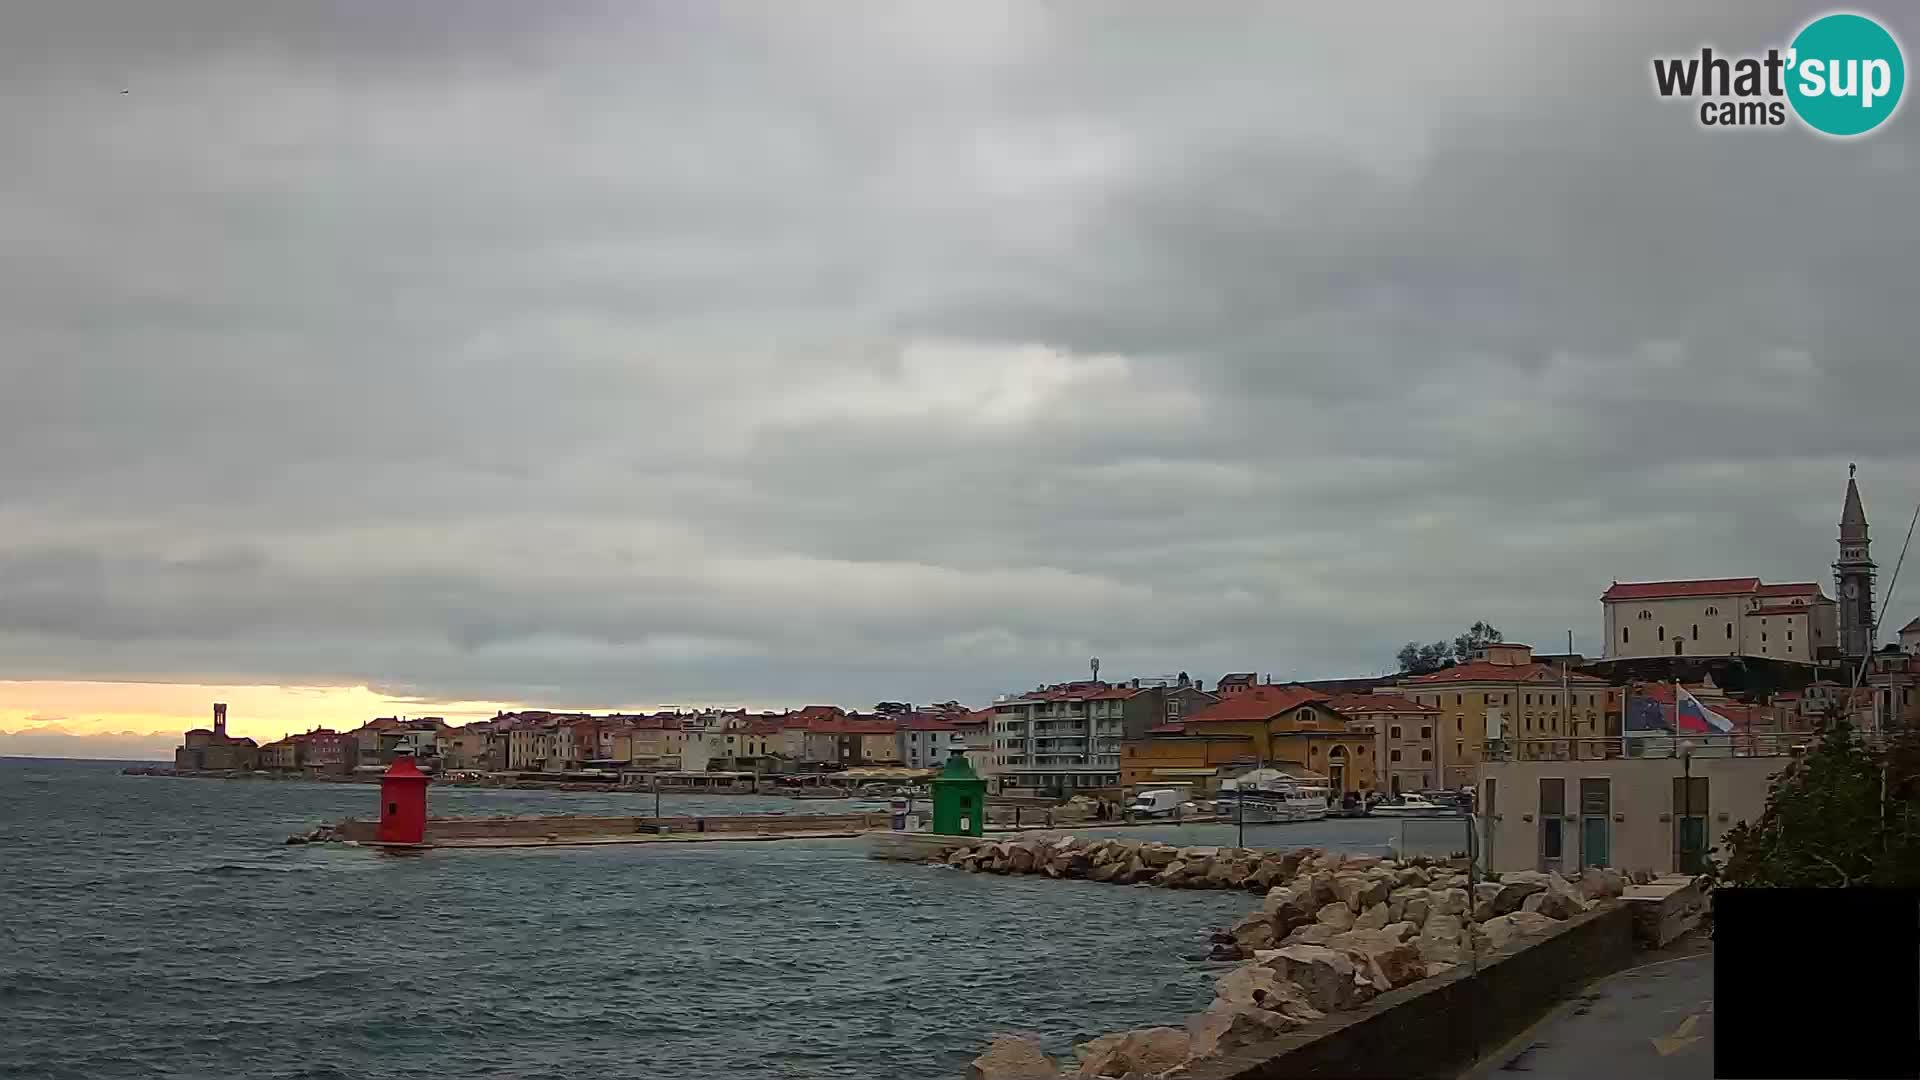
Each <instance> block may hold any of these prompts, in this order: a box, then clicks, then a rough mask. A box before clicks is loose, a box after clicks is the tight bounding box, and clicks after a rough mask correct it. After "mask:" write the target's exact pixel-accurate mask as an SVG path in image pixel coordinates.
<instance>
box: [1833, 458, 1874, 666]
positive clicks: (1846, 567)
mask: <svg viewBox="0 0 1920 1080" xmlns="http://www.w3.org/2000/svg"><path fill="white" fill-rule="evenodd" d="M1853 472H1854V466H1852V465H1848V466H1847V505H1846V507H1845V508H1844V509H1842V510H1841V511H1840V560H1839V561H1838V562H1836V563H1834V564H1833V581H1834V586H1835V588H1836V589H1837V590H1838V596H1837V597H1836V598H1837V599H1838V600H1839V601H1840V653H1841V655H1843V656H1846V657H1849V658H1851V659H1856V660H1857V659H1859V658H1860V657H1863V656H1865V655H1867V654H1868V653H1870V652H1872V651H1873V644H1874V642H1873V571H1874V565H1873V556H1872V555H1871V554H1870V553H1869V552H1870V550H1871V548H1872V546H1873V545H1872V542H1871V541H1869V540H1868V539H1867V512H1866V510H1865V508H1863V507H1862V506H1861V505H1860V486H1859V485H1858V484H1856V483H1854V480H1853Z"/></svg>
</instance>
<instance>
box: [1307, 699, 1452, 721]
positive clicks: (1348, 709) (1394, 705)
mask: <svg viewBox="0 0 1920 1080" xmlns="http://www.w3.org/2000/svg"><path fill="white" fill-rule="evenodd" d="M1327 704H1328V705H1329V707H1331V708H1332V709H1333V711H1334V712H1341V713H1348V714H1350V715H1356V716H1365V715H1367V714H1369V713H1437V712H1439V711H1440V710H1439V709H1436V708H1434V707H1433V706H1431V705H1422V704H1420V703H1419V702H1417V701H1414V700H1411V699H1409V698H1404V697H1401V696H1400V695H1399V694H1341V695H1340V696H1339V697H1336V698H1334V699H1333V700H1332V701H1330V702H1328V703H1327Z"/></svg>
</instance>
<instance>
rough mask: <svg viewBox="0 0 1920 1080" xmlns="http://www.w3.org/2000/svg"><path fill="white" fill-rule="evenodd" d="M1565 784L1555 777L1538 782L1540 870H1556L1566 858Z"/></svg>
mask: <svg viewBox="0 0 1920 1080" xmlns="http://www.w3.org/2000/svg"><path fill="white" fill-rule="evenodd" d="M1566 812H1567V782H1566V781H1565V780H1563V779H1559V778H1557V777H1555V778H1552V779H1542V780H1541V781H1540V864H1539V866H1538V869H1540V870H1558V869H1560V866H1561V860H1563V859H1564V858H1566V836H1565V833H1564V832H1563V831H1562V830H1563V828H1564V826H1565V825H1566V822H1565V820H1563V819H1564V817H1565V815H1566Z"/></svg>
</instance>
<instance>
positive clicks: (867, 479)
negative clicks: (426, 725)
mask: <svg viewBox="0 0 1920 1080" xmlns="http://www.w3.org/2000/svg"><path fill="white" fill-rule="evenodd" d="M1321 6H1323V7H1325V8H1327V9H1329V11H1331V9H1332V8H1333V7H1334V5H1330V4H1329V5H1321ZM1657 6H1658V7H1661V8H1664V7H1667V6H1668V5H1657ZM1541 7H1551V8H1553V9H1554V14H1552V15H1542V14H1540V13H1539V12H1538V11H1537V9H1539V8H1541ZM1620 7H1621V5H1617V4H1612V3H1593V4H1586V5H1579V6H1576V5H1573V4H1568V3H1556V4H1553V5H1539V4H1525V3H1515V4H1512V5H1486V4H1464V5H1463V4H1447V5H1432V4H1410V5H1406V6H1405V8H1404V9H1403V10H1402V12H1401V14H1400V15H1399V16H1397V17H1394V18H1388V17H1385V16H1384V15H1382V14H1381V13H1380V12H1379V10H1377V9H1376V8H1374V7H1372V6H1367V7H1365V9H1364V10H1360V9H1355V10H1354V12H1353V14H1350V15H1348V14H1340V15H1335V14H1331V13H1329V14H1319V15H1310V14H1307V13H1306V11H1307V8H1308V5H1302V4H1282V3H1271V4H1230V3H1225V2H1212V3H1206V4H1201V5H1140V6H1137V7H1134V8H1131V9H1128V8H1124V7H1118V6H1115V5H1108V4H1098V5H1096V4H1056V3H1026V4H1015V5H1010V6H1006V7H1000V6H997V5H994V4H991V3H982V2H978V0H968V2H965V3H960V2H952V0H948V2H942V3H901V2H899V0H886V2H876V3H873V4H859V3H854V2H851V0H831V2H829V3H818V4H805V5H795V4H790V3H774V2H768V3H765V4H750V3H727V2H721V3H698V4H694V3H681V2H675V3H661V4H643V3H632V2H621V3H607V4H601V5H588V4H574V3H545V4H528V3H524V2H520V0H512V2H506V0H502V2H497V3H483V2H467V3H461V4H451V3H439V2H435V3H408V2H393V0H384V2H381V3H349V4H315V3H306V2H301V3H291V2H288V3H269V2H263V0H232V2H230V3H183V2H169V3H156V4H137V5H133V4H125V3H108V4H95V3H82V2H75V0H62V2H60V3H57V4H56V3H41V4H14V5H9V6H8V7H7V9H6V11H5V12H4V13H0V145H4V146H5V147H6V148H7V151H6V153H7V165H6V167H5V168H4V169H0V236H4V237H5V242H4V243H0V329H3V330H4V334H3V335H0V679H17V680H55V679H59V680H102V679H104V680H135V681H155V682H182V683H250V684H259V683H266V684H273V683H286V684H298V685H303V686H310V685H332V684H339V685H343V686H354V685H367V686H370V687H373V688H374V689H375V690H376V691H377V692H380V693H387V694H415V695H421V696H425V697H428V698H452V699H460V700H467V701H476V700H479V701H507V702H513V701H529V702H561V701H564V702H566V703H569V704H575V705H596V704H603V705H612V704H653V703H663V702H675V703H678V702H696V701H699V702H720V701H739V702H743V703H752V704H764V705H778V704H783V703H803V702H806V701H815V700H833V701H840V702H843V703H846V704H849V705H856V704H857V705H864V704H870V703H872V702H874V701H876V700H879V699H884V698H906V699H910V700H916V701H927V700H938V699H945V698H950V697H957V698H960V699H962V700H967V701H974V702H978V701H982V700H985V699H986V698H988V697H990V696H991V695H992V694H994V693H997V692H1001V691H1005V690H1011V689H1018V688H1023V687H1028V686H1031V685H1033V684H1034V683H1035V682H1036V681H1038V680H1041V679H1049V680H1051V679H1060V678H1071V677H1075V676H1077V675H1079V674H1080V673H1082V672H1084V671H1085V670H1086V661H1087V659H1088V658H1089V657H1091V656H1099V657H1100V658H1101V659H1102V662H1103V668H1102V670H1103V672H1106V673H1109V674H1112V675H1135V674H1140V675H1145V674H1157V673H1162V672H1174V671H1179V670H1186V671H1190V672H1193V673H1195V674H1199V675H1203V676H1205V677H1206V678H1208V679H1209V680H1211V679H1213V678H1217V677H1218V676H1219V675H1220V674H1222V673H1223V672H1225V671H1229V670H1258V671H1261V672H1271V673H1273V674H1274V675H1275V676H1276V677H1279V678H1306V677H1314V676H1339V675H1354V674H1365V673H1370V672H1376V671H1381V670H1384V669H1386V668H1388V667H1389V666H1390V663H1391V656H1392V654H1393V652H1394V650H1395V648H1396V647H1397V646H1398V645H1399V644H1400V643H1402V642H1404V641H1406V640H1408V639H1410V638H1423V639H1425V638H1433V637H1439V636H1449V637H1450V636H1451V635H1452V634H1454V633H1455V632H1457V631H1458V630H1459V628H1460V627H1461V626H1463V625H1464V624H1465V623H1468V622H1471V621H1473V620H1474V619H1478V618H1484V619H1489V620H1491V621H1493V622H1495V623H1496V624H1498V625H1499V626H1500V627H1502V628H1503V629H1505V630H1506V631H1507V634H1508V636H1509V638H1516V639H1522V640H1530V641H1532V642H1534V643H1535V644H1536V645H1538V646H1540V647H1542V648H1558V647H1560V646H1561V645H1562V644H1563V642H1564V635H1565V632H1566V631H1567V630H1568V629H1569V628H1571V629H1573V630H1574V631H1575V632H1576V634H1577V635H1578V639H1579V640H1578V644H1579V645H1580V646H1581V647H1583V648H1584V649H1586V650H1587V651H1588V652H1597V651H1598V649H1599V642H1598V640H1597V638H1596V636H1595V635H1596V634H1597V632H1598V630H1597V628H1598V626H1599V615H1600V608H1599V603H1598V599H1597V598H1598V596H1599V594H1600V592H1601V591H1602V590H1604V589H1605V588H1606V586H1607V584H1608V583H1609V582H1610V581H1611V580H1613V579H1615V578H1619V579H1622V580H1626V579H1646V578H1661V577H1684V576H1720V575H1734V574H1756V575H1761V576H1763V577H1766V578H1769V579H1778V580H1806V579H1819V580H1823V581H1828V579H1829V578H1830V570H1829V568H1828V564H1829V563H1831V561H1832V560H1833V557H1834V555H1835V554H1836V551H1835V547H1834V544H1833V537H1834V534H1835V522H1836V521H1837V520H1838V516H1839V511H1840V504H1841V496H1842V492H1843V489H1844V485H1845V481H1846V466H1847V463H1848V462H1849V461H1858V462H1859V463H1860V465H1861V481H1862V485H1863V489H1864V491H1865V494H1866V501H1867V509H1868V513H1869V515H1870V516H1871V518H1872V520H1873V523H1874V526H1875V528H1876V536H1877V537H1878V544H1877V545H1876V549H1875V551H1876V554H1877V555H1879V556H1880V559H1881V562H1882V565H1883V567H1889V568H1890V566H1891V564H1892V561H1893V558H1894V556H1895V554H1896V553H1897V550H1898V546H1899V540H1900V536H1901V533H1902V532H1903V530H1904V527H1905V524H1906V519H1907V515H1908V514H1909V513H1910V512H1911V508H1912V506H1913V502H1914V499H1915V498H1916V496H1917V495H1920V491H1917V490H1916V488H1917V487H1920V485H1916V482H1915V479H1916V475H1917V474H1916V471H1915V466H1916V464H1920V429H1917V428H1916V425H1915V423H1914V416H1915V413H1914V409H1915V405H1916V402H1920V364H1917V363H1916V352H1915V349H1916V343H1920V303H1916V295H1917V294H1916V289H1915V284H1914V282H1915V274H1914V266H1913V257H1914V255H1913V253H1914V252H1916V251H1920V212H1916V209H1915V193H1916V191H1920V146H1917V145H1916V138H1915V132H1916V126H1915V125H1916V123H1920V121H1916V120H1915V113H1914V109H1913V107H1912V105H1911V104H1908V105H1905V106H1903V108H1902V111H1901V113H1900V114H1899V115H1897V116H1896V117H1895V118H1894V120H1893V121H1892V122H1891V123H1890V124H1889V125H1887V127H1886V128H1884V129H1883V130H1881V131H1880V132H1877V133H1875V134H1874V135H1872V136H1871V137H1869V138H1866V139H1863V140H1854V141H1851V142H1840V141H1834V140H1828V139H1823V138H1820V137H1817V136H1815V135H1813V134H1811V133H1808V132H1806V131H1804V130H1798V129H1791V130H1785V131H1779V130H1774V131H1744V132H1741V131H1736V132H1718V133H1714V132H1706V131H1702V130H1701V129H1700V128H1699V127H1698V126H1697V124H1696V122H1695V119H1694V112H1693V110H1692V108H1691V107H1690V106H1688V105H1685V104H1682V103H1677V102H1668V101H1660V100H1658V99H1656V98H1655V97H1654V95H1653V92H1652V89H1651V78H1650V75H1649V70H1650V69H1649V60H1650V58H1651V57H1652V56H1653V55H1655V54H1684V53H1687V52H1689V51H1697V49H1698V48H1699V46H1700V45H1701V44H1702V43H1704V42H1712V43H1713V44H1715V45H1716V46H1719V47H1721V48H1723V49H1729V50H1764V49H1765V48H1766V47H1767V46H1769V45H1780V44H1784V42H1785V41H1786V40H1787V39H1788V38H1789V37H1790V36H1791V34H1792V33H1793V31H1794V30H1795V29H1797V28H1798V27H1799V26H1800V25H1801V24H1802V23H1803V22H1804V21H1805V20H1806V19H1807V18H1808V17H1809V16H1811V15H1813V14H1816V13H1819V12H1820V11H1822V10H1824V8H1823V7H1822V6H1819V5H1797V6H1781V7H1774V8H1771V9H1768V8H1766V7H1765V6H1764V5H1761V4H1744V5H1741V9H1742V14H1740V15H1739V16H1738V17H1737V18H1736V17H1733V16H1729V15H1726V14H1722V13H1717V12H1716V13H1711V14H1701V15H1699V16H1696V17H1681V16H1673V15H1664V14H1663V15H1658V16H1656V15H1654V14H1653V10H1654V8H1655V7H1656V5H1652V4H1648V5H1645V7H1646V8H1647V11H1648V13H1647V14H1645V15H1642V16H1636V17H1625V16H1623V15H1621V14H1620V11H1619V9H1620ZM1888 7H1890V5H1881V8H1882V9H1886V8H1888ZM1582 9H1584V10H1582ZM1704 10H1706V9H1705V8H1704V7H1703V11H1704ZM1878 13H1879V14H1885V13H1886V12H1885V11H1884V10H1882V11H1880V12H1878ZM1893 25H1894V26H1895V27H1896V32H1898V33H1900V34H1902V36H1903V38H1904V40H1906V41H1908V42H1910V43H1911V42H1915V41H1920V24H1915V23H1903V22H1898V21H1896V22H1894V24H1893ZM1909 51H1910V52H1911V46H1910V49H1909ZM1885 574H1886V571H1884V570H1883V576H1882V581H1883V582H1884V581H1885ZM1827 587H1828V589H1829V591H1831V584H1830V582H1829V584H1828V586H1827ZM1912 588H1913V589H1914V591H1912V592H1910V593H1909V595H1912V596H1920V586H1913V587H1912ZM1916 609H1920V602H1916V603H1899V602H1896V604H1895V611H1894V612H1893V614H1892V615H1891V616H1890V618H1891V619H1893V620H1895V625H1898V623H1899V622H1904V621H1905V620H1906V618H1908V617H1910V616H1911V615H1912V614H1913V613H1914V611H1915V610H1916Z"/></svg>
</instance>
